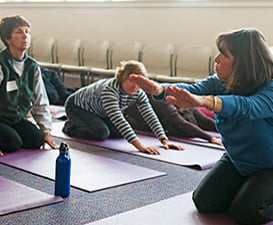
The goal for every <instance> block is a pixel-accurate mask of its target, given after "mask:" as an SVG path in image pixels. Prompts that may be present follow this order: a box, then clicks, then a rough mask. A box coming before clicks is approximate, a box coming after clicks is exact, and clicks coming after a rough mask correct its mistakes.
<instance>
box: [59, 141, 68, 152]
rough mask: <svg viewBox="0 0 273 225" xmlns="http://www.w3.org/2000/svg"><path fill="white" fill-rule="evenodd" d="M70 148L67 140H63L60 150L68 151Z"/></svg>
mask: <svg viewBox="0 0 273 225" xmlns="http://www.w3.org/2000/svg"><path fill="white" fill-rule="evenodd" d="M68 150H69V145H68V144H67V143H66V142H62V143H61V144H60V151H61V152H66V151H68Z"/></svg>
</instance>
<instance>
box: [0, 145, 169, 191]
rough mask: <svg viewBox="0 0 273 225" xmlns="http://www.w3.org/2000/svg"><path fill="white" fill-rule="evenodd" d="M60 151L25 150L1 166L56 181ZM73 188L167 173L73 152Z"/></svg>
mask: <svg viewBox="0 0 273 225" xmlns="http://www.w3.org/2000/svg"><path fill="white" fill-rule="evenodd" d="M58 154H59V152H58V150H42V149H36V150H25V149H21V150H19V151H17V152H15V153H9V154H5V155H4V156H2V157H0V163H3V164H5V165H9V166H12V167H15V168H18V169H21V170H24V171H27V172H30V173H33V174H36V175H39V176H42V177H46V178H49V179H52V180H54V179H55V160H56V158H57V156H58ZM70 156H71V186H73V187H75V188H79V189H82V190H85V191H88V192H93V191H97V190H102V189H106V188H109V187H114V186H118V185H123V184H127V183H132V182H137V181H141V180H145V179H149V178H154V177H158V176H162V175H166V173H163V172H159V171H155V170H151V169H147V168H144V167H139V166H135V165H132V164H129V163H124V162H120V161H117V160H112V159H109V158H105V157H101V156H96V155H93V154H91V153H89V152H83V151H77V150H74V149H70Z"/></svg>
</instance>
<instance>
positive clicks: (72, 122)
mask: <svg viewBox="0 0 273 225" xmlns="http://www.w3.org/2000/svg"><path fill="white" fill-rule="evenodd" d="M73 102H74V96H70V97H69V98H68V99H67V101H66V104H65V111H66V115H67V119H68V120H67V121H66V122H65V125H64V127H63V132H64V133H66V134H67V135H68V136H71V137H78V138H83V139H88V140H98V141H103V140H105V139H106V138H109V137H120V136H121V135H120V134H119V132H118V131H117V129H116V128H115V127H114V125H113V124H112V123H111V121H110V120H109V119H107V118H101V117H99V116H98V115H97V114H96V113H92V112H88V111H86V110H83V109H81V108H80V107H78V106H76V105H74V103H73Z"/></svg>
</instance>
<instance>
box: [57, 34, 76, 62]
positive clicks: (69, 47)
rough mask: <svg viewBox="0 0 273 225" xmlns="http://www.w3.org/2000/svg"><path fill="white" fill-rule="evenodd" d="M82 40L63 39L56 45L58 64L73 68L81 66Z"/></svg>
mask: <svg viewBox="0 0 273 225" xmlns="http://www.w3.org/2000/svg"><path fill="white" fill-rule="evenodd" d="M80 49H81V39H80V38H71V37H63V38H60V39H59V40H58V42H57V44H56V51H55V52H56V53H55V54H56V62H57V63H59V64H68V65H73V66H79V65H80Z"/></svg>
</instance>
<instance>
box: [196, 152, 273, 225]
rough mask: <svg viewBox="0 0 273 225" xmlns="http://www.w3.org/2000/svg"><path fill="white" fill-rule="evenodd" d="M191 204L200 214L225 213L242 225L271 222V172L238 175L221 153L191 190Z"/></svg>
mask: <svg viewBox="0 0 273 225" xmlns="http://www.w3.org/2000/svg"><path fill="white" fill-rule="evenodd" d="M193 201H194V203H195V205H196V208H197V209H198V210H199V211H200V212H203V213H222V212H229V214H230V215H231V216H232V217H233V218H234V219H235V220H236V221H237V222H239V223H240V224H244V225H254V224H262V223H266V222H268V221H271V220H273V169H264V170H261V171H257V172H255V173H254V174H252V175H250V176H247V177H246V176H242V175H241V174H240V173H239V172H238V171H237V170H236V169H235V168H234V166H233V165H232V163H231V161H230V160H229V158H228V156H227V155H226V154H224V155H223V157H222V158H221V159H220V160H219V161H218V162H217V164H216V165H215V166H214V167H213V168H212V170H211V171H210V172H209V173H208V174H207V175H206V177H205V178H204V179H203V180H202V181H201V182H200V184H199V185H198V187H197V188H196V190H195V191H194V193H193Z"/></svg>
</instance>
